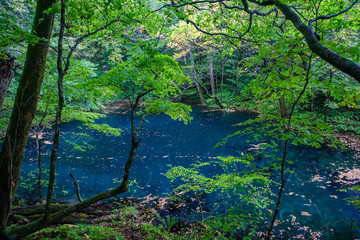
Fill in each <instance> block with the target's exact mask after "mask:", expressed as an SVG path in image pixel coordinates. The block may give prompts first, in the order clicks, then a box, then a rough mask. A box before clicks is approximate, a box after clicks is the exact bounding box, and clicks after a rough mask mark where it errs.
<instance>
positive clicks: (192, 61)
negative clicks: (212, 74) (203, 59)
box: [189, 50, 206, 105]
mask: <svg viewBox="0 0 360 240" xmlns="http://www.w3.org/2000/svg"><path fill="white" fill-rule="evenodd" d="M189 54H190V61H191V70H192V72H193V74H194V80H195V85H196V89H197V91H198V93H199V96H200V100H201V104H203V105H206V102H205V98H204V95H203V94H202V92H201V88H200V83H199V79H198V76H197V72H196V67H195V60H194V55H193V52H192V51H191V50H190V51H189Z"/></svg>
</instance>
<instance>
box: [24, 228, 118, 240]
mask: <svg viewBox="0 0 360 240" xmlns="http://www.w3.org/2000/svg"><path fill="white" fill-rule="evenodd" d="M53 236H55V237H53ZM49 237H51V239H59V240H60V239H74V240H83V239H84V240H85V239H94V240H96V239H98V240H102V239H119V240H120V239H124V238H123V237H122V236H121V235H120V234H119V233H118V232H116V231H114V230H113V228H111V227H106V226H103V225H83V224H77V225H71V224H64V225H59V226H57V227H51V228H44V229H42V230H40V231H38V232H36V233H34V234H31V235H29V236H28V237H26V238H25V239H34V238H36V239H48V238H49Z"/></svg>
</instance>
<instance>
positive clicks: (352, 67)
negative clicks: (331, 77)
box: [275, 1, 360, 83]
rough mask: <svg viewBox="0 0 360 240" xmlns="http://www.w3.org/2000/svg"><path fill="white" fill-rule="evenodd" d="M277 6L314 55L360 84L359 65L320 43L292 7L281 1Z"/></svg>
mask: <svg viewBox="0 0 360 240" xmlns="http://www.w3.org/2000/svg"><path fill="white" fill-rule="evenodd" d="M275 5H276V6H277V7H278V8H279V9H280V11H281V12H282V13H283V14H284V15H285V17H286V18H287V19H289V20H290V21H291V22H292V23H293V25H294V26H295V28H296V29H297V30H298V31H299V32H301V33H302V34H303V35H304V37H305V40H306V42H307V44H308V46H309V48H310V49H311V50H312V51H313V52H314V53H316V54H317V55H318V56H319V57H320V58H322V59H323V60H324V61H326V62H328V63H330V64H331V65H333V66H334V67H336V68H337V69H339V70H341V71H343V72H344V73H346V74H348V75H350V76H351V77H353V78H354V79H356V80H357V81H358V82H359V83H360V65H359V64H357V63H355V62H353V61H351V60H349V59H347V58H345V57H343V56H341V55H339V54H337V53H336V52H334V51H332V50H331V49H329V48H327V47H325V46H324V45H323V44H321V43H320V41H319V40H318V39H317V38H316V36H315V34H314V31H313V28H312V27H311V25H309V26H306V25H305V24H304V23H303V22H302V21H301V19H300V17H299V16H298V15H297V14H296V13H295V12H294V11H293V10H291V8H290V6H288V5H285V4H282V3H281V2H280V1H276V2H275Z"/></svg>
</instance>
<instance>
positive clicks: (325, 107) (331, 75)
mask: <svg viewBox="0 0 360 240" xmlns="http://www.w3.org/2000/svg"><path fill="white" fill-rule="evenodd" d="M333 74H334V73H333V71H330V81H329V82H330V83H331V82H332V78H333ZM330 95H331V91H330V90H328V91H327V94H326V99H325V106H324V122H325V123H326V122H327V117H328V112H329V103H330Z"/></svg>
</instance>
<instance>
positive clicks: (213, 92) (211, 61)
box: [209, 53, 216, 97]
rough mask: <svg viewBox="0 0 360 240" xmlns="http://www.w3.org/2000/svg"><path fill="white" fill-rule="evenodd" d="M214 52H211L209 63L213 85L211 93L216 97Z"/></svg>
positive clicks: (211, 84) (211, 83)
mask: <svg viewBox="0 0 360 240" xmlns="http://www.w3.org/2000/svg"><path fill="white" fill-rule="evenodd" d="M213 58H214V56H213V53H210V54H209V64H210V86H211V93H212V95H213V97H216V87H215V80H214V66H213Z"/></svg>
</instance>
